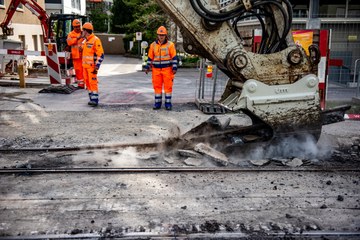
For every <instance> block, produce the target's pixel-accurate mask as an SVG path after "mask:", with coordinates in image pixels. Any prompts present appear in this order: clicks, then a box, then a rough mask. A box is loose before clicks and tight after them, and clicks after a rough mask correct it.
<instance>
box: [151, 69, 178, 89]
mask: <svg viewBox="0 0 360 240" xmlns="http://www.w3.org/2000/svg"><path fill="white" fill-rule="evenodd" d="M152 84H153V87H154V92H155V94H161V93H162V89H163V86H164V91H165V93H172V89H173V84H174V73H173V70H172V67H167V68H154V67H153V68H152Z"/></svg>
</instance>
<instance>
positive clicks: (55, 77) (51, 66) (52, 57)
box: [44, 43, 61, 84]
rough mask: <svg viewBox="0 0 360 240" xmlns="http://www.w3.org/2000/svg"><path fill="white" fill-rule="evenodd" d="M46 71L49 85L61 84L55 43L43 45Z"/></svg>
mask: <svg viewBox="0 0 360 240" xmlns="http://www.w3.org/2000/svg"><path fill="white" fill-rule="evenodd" d="M44 45H45V55H46V61H47V69H48V74H49V78H50V83H51V84H61V73H60V63H59V57H58V55H57V49H56V44H55V43H45V44H44Z"/></svg>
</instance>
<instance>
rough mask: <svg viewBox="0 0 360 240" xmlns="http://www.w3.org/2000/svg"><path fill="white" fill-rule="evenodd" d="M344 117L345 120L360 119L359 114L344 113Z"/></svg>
mask: <svg viewBox="0 0 360 240" xmlns="http://www.w3.org/2000/svg"><path fill="white" fill-rule="evenodd" d="M344 119H346V120H360V114H345V115H344Z"/></svg>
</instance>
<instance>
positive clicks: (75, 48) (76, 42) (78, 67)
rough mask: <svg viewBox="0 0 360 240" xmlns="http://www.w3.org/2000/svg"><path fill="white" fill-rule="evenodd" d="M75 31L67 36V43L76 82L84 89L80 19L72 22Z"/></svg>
mask: <svg viewBox="0 0 360 240" xmlns="http://www.w3.org/2000/svg"><path fill="white" fill-rule="evenodd" d="M72 26H73V29H74V30H72V31H71V32H70V33H69V34H68V36H67V39H66V42H67V44H68V45H69V46H70V47H71V59H72V62H73V65H74V69H75V74H76V82H77V85H78V87H79V88H84V76H83V67H82V49H81V46H82V41H83V37H82V35H81V22H80V20H79V19H74V20H73V21H72Z"/></svg>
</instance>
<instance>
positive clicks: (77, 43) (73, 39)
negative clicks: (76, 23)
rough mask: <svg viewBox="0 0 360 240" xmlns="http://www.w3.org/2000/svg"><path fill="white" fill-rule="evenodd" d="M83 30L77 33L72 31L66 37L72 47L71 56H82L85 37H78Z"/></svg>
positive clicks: (74, 57)
mask: <svg viewBox="0 0 360 240" xmlns="http://www.w3.org/2000/svg"><path fill="white" fill-rule="evenodd" d="M80 35H81V32H79V33H77V32H75V31H71V32H70V33H69V34H68V36H67V39H66V42H67V44H68V45H69V46H70V47H71V58H72V59H78V58H81V51H80V47H81V45H82V41H83V39H81V38H80V39H77V38H78V37H80Z"/></svg>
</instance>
